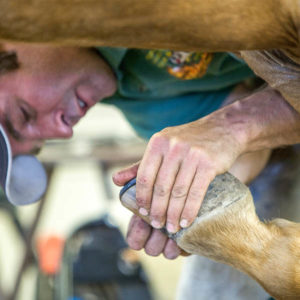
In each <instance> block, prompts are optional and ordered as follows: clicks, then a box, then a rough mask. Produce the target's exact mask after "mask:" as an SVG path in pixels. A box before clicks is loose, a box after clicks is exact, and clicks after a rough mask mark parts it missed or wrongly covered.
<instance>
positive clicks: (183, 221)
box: [180, 219, 188, 228]
mask: <svg viewBox="0 0 300 300" xmlns="http://www.w3.org/2000/svg"><path fill="white" fill-rule="evenodd" d="M180 226H181V227H182V228H185V227H187V226H188V221H187V220H185V219H182V220H181V221H180Z"/></svg>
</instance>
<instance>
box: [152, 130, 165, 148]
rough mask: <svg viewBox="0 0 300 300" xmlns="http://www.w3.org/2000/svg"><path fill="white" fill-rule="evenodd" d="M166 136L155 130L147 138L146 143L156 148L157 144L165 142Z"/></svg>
mask: <svg viewBox="0 0 300 300" xmlns="http://www.w3.org/2000/svg"><path fill="white" fill-rule="evenodd" d="M167 140H168V139H167V138H166V136H165V135H164V134H163V133H162V132H157V133H155V134H153V135H152V137H151V138H150V140H149V143H148V145H149V146H150V147H154V148H156V147H157V146H161V144H165V143H166V142H167Z"/></svg>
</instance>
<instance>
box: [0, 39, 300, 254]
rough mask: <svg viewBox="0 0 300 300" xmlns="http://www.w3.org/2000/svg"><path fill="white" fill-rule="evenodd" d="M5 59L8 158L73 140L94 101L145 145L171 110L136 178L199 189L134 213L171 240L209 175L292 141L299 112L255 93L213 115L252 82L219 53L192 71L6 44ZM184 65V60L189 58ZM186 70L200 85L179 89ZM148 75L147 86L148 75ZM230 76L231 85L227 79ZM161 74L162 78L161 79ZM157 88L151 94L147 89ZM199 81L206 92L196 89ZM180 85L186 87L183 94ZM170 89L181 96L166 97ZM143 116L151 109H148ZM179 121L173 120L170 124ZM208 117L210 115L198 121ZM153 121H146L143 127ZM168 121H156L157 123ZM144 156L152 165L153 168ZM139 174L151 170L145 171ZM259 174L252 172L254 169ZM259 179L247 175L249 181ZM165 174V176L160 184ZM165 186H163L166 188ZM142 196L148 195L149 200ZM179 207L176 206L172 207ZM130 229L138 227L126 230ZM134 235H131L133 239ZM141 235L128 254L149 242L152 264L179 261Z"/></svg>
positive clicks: (273, 96) (148, 54)
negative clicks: (129, 125)
mask: <svg viewBox="0 0 300 300" xmlns="http://www.w3.org/2000/svg"><path fill="white" fill-rule="evenodd" d="M4 50H5V51H6V52H9V51H16V52H17V54H18V59H19V65H20V67H19V68H18V69H16V70H12V71H9V72H8V73H6V74H3V75H2V76H0V93H1V94H0V97H1V98H0V118H1V123H2V124H3V126H4V127H5V129H6V132H7V134H8V136H9V139H10V142H11V145H12V149H13V153H14V154H20V153H23V152H27V151H29V150H32V149H35V148H36V147H39V146H40V145H41V144H42V142H43V140H44V139H47V138H67V137H70V136H71V135H72V127H73V125H75V124H76V123H77V122H78V120H79V119H80V118H81V117H83V116H84V115H85V113H86V111H87V110H88V109H89V108H90V107H92V106H93V105H94V104H95V103H96V102H97V101H98V100H101V99H103V98H108V97H109V96H112V95H113V94H114V95H113V96H112V97H111V98H108V99H106V101H107V102H111V103H115V104H117V105H118V106H119V107H120V108H121V109H123V110H124V112H125V115H127V118H128V119H131V122H134V124H135V125H136V126H137V130H138V131H139V132H140V134H143V135H146V136H148V137H149V136H150V135H151V133H154V132H155V131H157V130H160V129H161V128H157V127H156V126H154V127H151V128H150V129H149V127H148V126H149V125H151V124H154V125H156V123H159V122H158V121H157V120H156V119H155V120H154V122H153V118H157V117H159V114H161V115H163V114H165V116H166V115H168V113H169V108H172V111H171V112H172V113H171V114H170V113H169V115H168V116H169V120H168V122H166V123H164V124H163V126H170V125H172V126H174V125H176V126H174V127H171V128H168V129H165V130H163V131H161V133H159V134H156V135H155V136H154V138H152V139H151V141H150V145H149V146H148V150H147V151H146V154H145V155H144V157H143V160H142V162H141V166H140V168H139V172H140V170H141V172H142V171H143V172H144V171H147V172H148V171H150V172H151V173H152V174H155V173H157V172H158V174H159V176H158V179H159V180H162V183H160V186H161V187H165V186H168V185H172V184H173V182H174V180H175V178H176V181H175V185H176V184H179V186H183V184H182V183H181V180H184V182H183V183H184V185H185V186H189V185H191V184H192V185H195V186H197V188H196V189H195V192H193V193H192V195H191V196H192V197H190V198H188V199H187V200H186V195H185V194H186V193H182V191H180V189H179V188H178V189H177V190H178V192H180V193H179V194H178V195H175V197H174V194H173V199H171V201H170V202H169V207H168V205H167V204H168V201H166V199H168V194H165V193H162V192H161V191H160V192H159V193H158V194H157V195H154V197H153V200H152V201H153V203H154V205H155V206H156V207H155V210H156V211H155V210H154V211H153V208H152V207H153V206H151V211H149V208H150V206H149V207H147V206H146V207H145V206H141V209H146V210H148V211H149V212H148V213H150V215H153V224H152V225H154V227H160V226H162V225H163V224H164V222H167V223H169V224H168V228H169V229H170V231H177V230H178V228H179V225H180V226H182V227H185V226H187V225H188V224H189V223H190V222H192V220H193V218H194V217H195V214H196V212H197V211H198V208H199V207H200V205H201V198H202V197H203V194H204V193H205V190H206V187H207V185H208V184H209V182H210V180H211V179H212V178H213V177H214V176H215V175H216V174H219V173H222V172H224V171H226V170H228V169H230V167H231V166H232V165H233V164H234V162H235V161H236V160H237V158H238V157H241V156H242V155H243V154H245V153H248V152H253V151H256V150H262V149H265V148H273V147H277V146H281V145H286V144H293V143H296V142H298V141H299V134H298V132H299V131H298V128H299V116H298V113H297V112H296V111H295V110H294V109H293V108H292V107H291V106H290V105H289V104H288V103H287V102H286V101H285V100H284V99H283V98H282V97H281V95H280V94H279V93H277V92H275V91H273V90H272V89H266V90H263V91H259V92H257V93H256V94H254V95H252V96H250V97H247V98H244V99H243V100H241V101H239V102H236V103H234V104H231V105H228V106H226V107H224V108H223V109H220V110H217V111H215V112H212V111H213V110H214V109H216V108H218V107H219V106H220V105H221V103H222V102H223V101H224V100H225V99H226V98H228V97H229V96H230V92H231V91H232V90H233V87H234V86H235V85H236V84H237V83H239V82H240V81H242V80H243V79H246V78H249V77H252V76H253V75H252V73H251V72H250V71H249V69H248V68H247V67H246V66H245V65H244V64H243V63H241V62H239V60H237V59H236V58H234V57H232V56H231V55H229V54H218V55H215V56H213V57H211V59H210V60H209V59H207V57H208V54H205V53H202V54H201V55H200V56H199V55H198V57H197V59H196V60H195V61H194V64H193V63H192V64H190V61H191V60H192V57H190V60H186V59H181V58H180V59H179V60H178V55H179V53H171V54H170V53H168V52H161V51H160V52H155V51H154V52H153V51H146V50H145V51H137V50H128V51H127V50H125V49H119V50H116V51H119V53H116V52H115V51H114V50H112V49H105V48H102V49H99V51H100V53H101V55H102V56H104V57H105V60H103V59H102V58H101V57H100V56H99V53H97V52H96V51H95V50H89V49H81V48H75V49H74V48H49V47H45V46H27V45H22V44H19V45H16V44H5V45H4ZM163 54H165V56H163ZM173 54H175V55H173ZM179 56H180V55H179ZM181 56H183V57H186V58H187V57H188V56H187V54H181ZM163 58H168V59H167V62H168V63H167V64H164V63H165V62H164V61H165V60H164V59H163ZM182 60H183V62H185V63H183V62H182ZM107 62H109V63H110V66H109V65H108V64H107ZM174 62H175V63H174ZM201 63H202V64H201ZM158 64H159V65H158ZM199 64H200V65H201V66H202V65H204V66H205V68H206V69H205V68H204V72H203V68H202V69H199V68H198V67H199ZM160 65H163V68H160ZM191 66H194V67H197V68H198V69H197V68H196V70H198V71H197V72H196V75H197V76H199V78H197V76H196V77H195V78H193V79H189V80H184V79H178V78H177V77H176V76H174V72H175V73H176V75H178V76H182V75H180V74H188V76H191V74H194V73H193V72H191V73H186V72H183V73H182V72H179V71H186V70H190V69H191V68H188V67H191ZM150 68H152V69H150ZM112 69H113V70H114V72H115V74H116V75H117V76H119V77H118V83H119V86H118V92H117V93H115V91H116V78H115V77H114V72H113V71H112ZM192 69H193V68H192ZM149 70H151V72H150V71H149ZM154 70H155V71H154ZM147 72H148V76H149V77H147V76H146V75H145V74H147ZM236 73H238V76H237V77H234V76H235V75H234V74H236ZM158 74H161V75H160V77H159V76H158ZM189 78H190V77H189ZM147 79H148V81H147ZM157 79H159V81H158V80H157ZM155 82H156V83H158V85H156V88H155V89H153V85H154V83H155ZM161 82H163V83H164V84H163V85H162V86H161V91H160V94H161V93H163V92H165V93H166V94H165V95H164V98H162V99H160V98H159V94H155V91H156V90H158V87H159V83H161ZM201 82H204V84H202V85H201ZM141 83H143V84H142V85H141ZM168 84H169V86H170V87H172V88H170V89H169V93H171V97H168V96H167V92H168V90H167V88H168ZM209 84H210V86H209ZM180 85H182V86H180ZM185 85H187V86H188V85H190V86H189V88H188V89H185V87H184V86H185ZM208 87H209V88H208ZM203 89H204V90H203ZM210 89H211V90H210ZM174 90H176V91H177V92H178V95H174V94H172V93H174ZM150 92H151V93H150ZM187 92H188V93H187ZM191 92H192V93H191ZM195 93H197V95H198V96H197V97H196V96H195ZM176 96H178V99H176ZM147 99H148V100H147ZM159 99H160V100H159ZM184 99H186V101H189V102H188V103H189V105H188V106H191V107H192V109H191V110H190V111H188V112H184V111H183V113H186V114H187V116H188V118H187V119H185V123H186V124H185V125H179V124H180V122H182V119H181V117H182V116H180V114H181V113H182V110H183V109H184V108H185V107H187V105H185V102H182V101H183V100H184ZM141 100H143V101H144V102H143V101H141ZM156 101H159V102H157V103H159V105H157V104H156ZM174 103H175V105H174ZM186 103H187V102H186ZM203 104H204V109H203ZM179 105H180V109H178V106H179ZM145 107H148V109H147V110H145V109H144V108H145ZM151 107H152V108H154V109H156V110H154V114H153V115H151V114H150V115H148V116H147V117H148V118H143V119H141V118H139V117H138V116H139V115H142V116H145V113H149V112H150V113H151ZM157 107H158V109H157ZM199 107H201V109H199ZM152 112H153V110H152ZM178 113H179V116H180V118H177V117H178V116H176V115H177V114H178ZM192 113H196V114H194V115H193V114H192ZM205 114H208V116H207V117H204V118H202V116H203V115H205ZM134 117H136V118H137V119H136V120H135V119H134ZM190 118H191V119H190ZM151 119H152V122H148V121H149V120H150V121H151ZM165 120H166V119H164V118H163V119H161V120H160V122H161V121H165ZM173 122H175V123H173ZM187 122H188V123H187ZM143 125H145V126H146V127H143ZM146 129H148V131H147V130H146ZM149 133H150V134H149ZM274 136H276V139H274ZM170 145H171V146H172V147H170ZM149 154H152V155H153V157H154V160H152V161H151V162H149V158H148V156H149ZM161 161H162V162H163V164H162V165H160V162H161ZM170 163H171V167H170V168H169V164H170ZM173 163H175V165H176V164H177V166H178V169H179V171H178V175H180V176H179V177H181V178H183V179H181V178H178V175H177V170H176V169H174V168H173V167H172V164H173ZM238 163H240V161H238ZM145 165H147V166H149V168H145ZM262 165H263V164H262ZM262 165H260V166H259V168H258V169H259V170H260V169H261V168H262ZM179 166H180V167H179ZM255 166H256V165H255ZM137 169H138V166H137V165H136V166H134V167H132V168H130V169H128V170H125V171H123V172H121V173H119V174H116V175H115V178H114V180H115V182H116V183H117V184H120V185H122V184H124V182H126V181H128V180H129V179H131V178H132V177H134V176H136V175H137ZM255 169H256V168H255ZM238 170H241V168H238ZM259 170H254V171H255V172H254V173H257V172H258V171H259ZM250 171H252V169H251V168H250ZM165 172H167V173H168V174H169V175H168V176H165V175H164V174H165ZM237 173H238V172H237ZM170 175H172V176H170ZM176 175H177V177H176ZM191 175H192V176H191ZM194 175H195V176H194ZM252 176H253V175H252ZM159 177H161V178H159ZM194 177H195V181H194ZM142 178H143V177H142ZM145 178H146V177H145ZM165 178H168V179H170V181H169V182H166V183H165V182H163V180H165ZM172 180H173V181H172ZM177 180H178V182H177ZM194 182H195V183H194ZM199 186H200V187H201V188H199ZM155 192H156V191H155ZM168 192H170V191H168ZM145 193H146V194H147V191H145ZM149 200H151V199H149ZM176 203H177V205H178V206H179V207H174V206H175V205H176ZM146 205H149V203H146ZM167 210H168V213H167V220H166V219H165V214H166V211H167ZM182 210H183V213H185V214H188V215H187V216H186V217H185V218H184V219H186V220H187V222H188V223H187V224H184V223H182V222H181V221H182V220H180V215H181V211H182ZM138 222H139V221H138ZM155 222H157V223H158V224H156V223H155ZM170 224H171V227H170ZM137 226H140V225H139V224H137ZM143 226H144V225H143ZM172 226H173V228H172ZM134 228H136V226H134V224H133V229H134ZM133 232H134V230H132V231H131V233H133ZM145 232H146V234H145V235H144V234H142V235H140V236H136V237H135V239H134V240H132V234H131V236H129V243H130V244H131V246H132V247H133V248H140V247H141V246H144V244H145V242H147V245H146V248H148V249H149V248H150V249H151V248H153V244H155V245H156V246H155V247H156V248H154V251H153V253H151V251H147V252H148V253H150V254H152V255H157V254H158V253H159V252H164V253H165V255H166V256H167V257H169V258H174V257H176V256H177V255H178V254H179V252H178V248H176V247H175V245H174V244H172V242H171V241H168V242H167V241H166V238H165V237H162V236H158V231H156V230H154V231H153V234H152V236H151V237H149V234H150V230H149V227H144V229H143V233H145ZM148 237H149V238H148ZM158 248H160V249H158Z"/></svg>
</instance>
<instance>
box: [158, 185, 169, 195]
mask: <svg viewBox="0 0 300 300" xmlns="http://www.w3.org/2000/svg"><path fill="white" fill-rule="evenodd" d="M169 194H170V189H169V188H167V187H166V186H165V185H163V184H155V185H154V195H155V196H158V197H165V196H167V195H169Z"/></svg>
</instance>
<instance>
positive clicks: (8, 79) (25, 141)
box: [0, 44, 116, 155]
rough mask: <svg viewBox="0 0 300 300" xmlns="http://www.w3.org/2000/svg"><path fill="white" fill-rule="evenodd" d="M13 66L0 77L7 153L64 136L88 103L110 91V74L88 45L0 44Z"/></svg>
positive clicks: (113, 81) (0, 111)
mask: <svg viewBox="0 0 300 300" xmlns="http://www.w3.org/2000/svg"><path fill="white" fill-rule="evenodd" d="M4 48H5V50H7V51H10V50H14V51H16V52H17V55H18V60H19V63H20V67H19V69H17V70H15V71H11V72H8V73H5V74H4V75H2V76H0V122H1V124H2V125H3V126H4V128H5V129H6V132H7V134H8V137H9V139H10V142H11V146H12V150H13V154H14V155H16V154H20V153H26V152H30V151H34V149H35V148H37V147H41V145H42V143H43V141H44V140H45V139H53V138H69V137H71V136H72V134H73V129H72V127H73V126H74V125H75V124H76V123H77V122H78V121H79V120H80V119H81V118H82V117H83V116H84V115H85V114H86V112H87V110H88V109H90V108H91V107H92V106H93V105H94V104H96V103H97V102H98V101H100V100H101V99H103V98H106V97H108V96H111V95H112V94H113V93H114V92H115V90H116V79H115V77H114V75H113V73H112V71H111V69H110V67H109V66H108V65H107V64H106V63H105V62H104V61H103V60H102V59H101V57H100V56H99V55H98V54H97V53H95V52H93V51H92V50H90V49H84V48H57V47H46V46H37V45H35V46H32V45H24V44H18V45H16V44H5V45H4Z"/></svg>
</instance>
